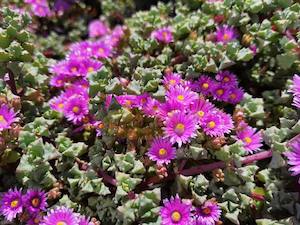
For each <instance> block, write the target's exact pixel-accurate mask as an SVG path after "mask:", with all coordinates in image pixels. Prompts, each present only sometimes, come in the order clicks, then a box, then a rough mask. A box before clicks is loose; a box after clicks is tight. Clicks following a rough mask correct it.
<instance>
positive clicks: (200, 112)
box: [190, 98, 215, 124]
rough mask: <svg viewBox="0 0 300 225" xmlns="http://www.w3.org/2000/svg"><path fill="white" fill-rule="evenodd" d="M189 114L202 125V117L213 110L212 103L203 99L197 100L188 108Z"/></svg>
mask: <svg viewBox="0 0 300 225" xmlns="http://www.w3.org/2000/svg"><path fill="white" fill-rule="evenodd" d="M190 109H191V112H192V113H194V114H195V116H196V117H197V119H198V121H199V124H201V123H202V120H203V118H204V116H206V115H207V114H208V113H210V112H212V111H214V110H215V107H214V105H213V104H212V103H210V102H209V101H208V100H205V99H202V98H201V99H197V100H196V101H194V102H193V104H191V106H190Z"/></svg>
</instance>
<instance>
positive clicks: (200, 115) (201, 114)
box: [197, 110, 205, 117]
mask: <svg viewBox="0 0 300 225" xmlns="http://www.w3.org/2000/svg"><path fill="white" fill-rule="evenodd" d="M197 114H198V116H199V117H203V116H204V114H205V113H204V112H203V111H202V110H200V111H198V112H197Z"/></svg>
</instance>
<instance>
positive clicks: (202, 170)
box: [180, 150, 272, 176]
mask: <svg viewBox="0 0 300 225" xmlns="http://www.w3.org/2000/svg"><path fill="white" fill-rule="evenodd" d="M271 156H272V151H271V150H269V151H263V152H259V153H256V154H253V155H249V156H245V157H243V159H242V164H250V163H252V162H254V161H259V160H263V159H266V158H270V157H271ZM225 167H226V163H225V162H222V161H220V162H214V163H210V164H206V165H200V166H195V167H192V168H190V169H186V170H182V171H181V172H180V174H182V175H184V176H192V175H197V174H200V173H205V172H208V171H212V170H214V169H218V168H220V169H223V168H225Z"/></svg>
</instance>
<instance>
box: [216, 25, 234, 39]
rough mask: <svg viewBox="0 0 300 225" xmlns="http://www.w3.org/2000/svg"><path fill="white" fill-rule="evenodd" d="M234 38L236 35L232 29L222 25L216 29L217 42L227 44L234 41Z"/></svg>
mask: <svg viewBox="0 0 300 225" xmlns="http://www.w3.org/2000/svg"><path fill="white" fill-rule="evenodd" d="M236 38H237V35H236V32H235V29H234V28H233V27H230V26H228V25H224V26H220V27H218V28H217V31H216V39H217V42H221V43H223V44H227V43H228V42H231V41H232V40H234V39H236Z"/></svg>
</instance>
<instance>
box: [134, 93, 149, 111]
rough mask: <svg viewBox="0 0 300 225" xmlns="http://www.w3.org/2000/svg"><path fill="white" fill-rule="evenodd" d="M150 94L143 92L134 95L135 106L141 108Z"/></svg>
mask: <svg viewBox="0 0 300 225" xmlns="http://www.w3.org/2000/svg"><path fill="white" fill-rule="evenodd" d="M150 98H151V97H150V95H149V94H148V93H143V94H141V95H138V96H136V102H137V106H138V107H139V108H140V109H141V108H143V107H144V106H145V105H146V103H147V102H148V99H150Z"/></svg>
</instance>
